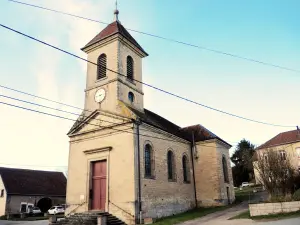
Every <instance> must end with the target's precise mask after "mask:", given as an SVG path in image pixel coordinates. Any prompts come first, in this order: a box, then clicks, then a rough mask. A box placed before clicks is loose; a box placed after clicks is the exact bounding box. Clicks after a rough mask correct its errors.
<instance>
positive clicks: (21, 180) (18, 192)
mask: <svg viewBox="0 0 300 225" xmlns="http://www.w3.org/2000/svg"><path fill="white" fill-rule="evenodd" d="M66 183H67V180H66V177H65V176H64V174H63V173H61V172H48V171H38V170H27V169H14V168H3V167H0V215H5V214H8V213H10V214H15V213H20V212H26V211H28V208H29V207H32V206H38V207H39V208H40V209H41V211H43V212H46V211H47V210H48V209H49V208H50V207H51V206H52V205H56V204H64V203H65V198H66Z"/></svg>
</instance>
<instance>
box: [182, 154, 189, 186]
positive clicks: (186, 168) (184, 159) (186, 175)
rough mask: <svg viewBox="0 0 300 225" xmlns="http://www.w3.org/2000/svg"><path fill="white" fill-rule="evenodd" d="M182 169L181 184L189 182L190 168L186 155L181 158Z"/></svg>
mask: <svg viewBox="0 0 300 225" xmlns="http://www.w3.org/2000/svg"><path fill="white" fill-rule="evenodd" d="M182 169H183V182H185V183H189V182H190V168H189V161H188V158H187V156H186V155H184V156H183V157H182Z"/></svg>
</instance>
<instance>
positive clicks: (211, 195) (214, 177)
mask: <svg viewBox="0 0 300 225" xmlns="http://www.w3.org/2000/svg"><path fill="white" fill-rule="evenodd" d="M196 148H197V154H198V159H197V160H195V163H194V164H195V180H196V191H197V202H198V206H205V207H207V206H220V205H226V204H228V199H229V200H230V203H232V202H233V201H234V199H235V195H234V188H233V179H232V171H231V167H230V159H229V150H228V149H229V146H225V145H224V144H223V143H221V142H219V141H218V140H208V141H202V142H198V143H197V146H196ZM223 156H225V158H226V161H227V167H228V178H229V182H224V176H223V168H222V157H223ZM227 188H229V196H227Z"/></svg>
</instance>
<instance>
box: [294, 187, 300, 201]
mask: <svg viewBox="0 0 300 225" xmlns="http://www.w3.org/2000/svg"><path fill="white" fill-rule="evenodd" d="M293 200H295V201H300V189H298V190H297V191H295V193H294V194H293Z"/></svg>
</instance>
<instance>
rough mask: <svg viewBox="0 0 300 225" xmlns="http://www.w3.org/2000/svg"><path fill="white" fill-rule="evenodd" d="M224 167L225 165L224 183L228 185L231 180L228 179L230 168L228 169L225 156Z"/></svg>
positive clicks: (223, 158)
mask: <svg viewBox="0 0 300 225" xmlns="http://www.w3.org/2000/svg"><path fill="white" fill-rule="evenodd" d="M222 165H223V175H224V181H225V182H226V183H228V182H229V179H228V167H227V162H226V159H225V156H223V157H222Z"/></svg>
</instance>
